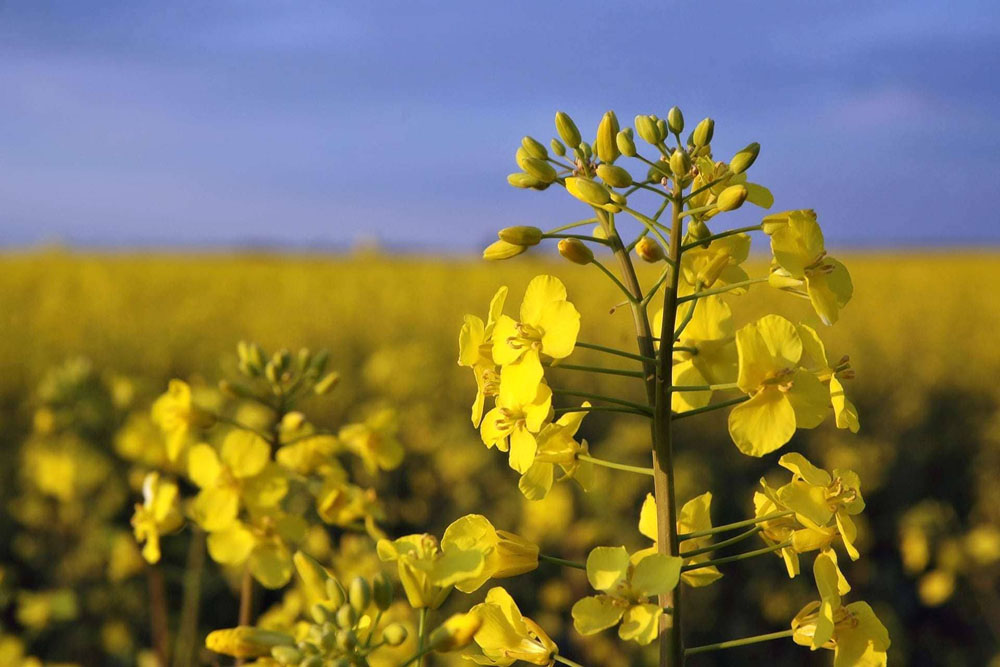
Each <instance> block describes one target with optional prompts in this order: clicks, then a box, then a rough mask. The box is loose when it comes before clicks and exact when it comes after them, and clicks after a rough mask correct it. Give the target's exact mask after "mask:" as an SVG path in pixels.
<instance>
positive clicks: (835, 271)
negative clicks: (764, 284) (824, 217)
mask: <svg viewBox="0 0 1000 667" xmlns="http://www.w3.org/2000/svg"><path fill="white" fill-rule="evenodd" d="M762 224H763V228H764V233H766V234H768V235H769V236H770V237H771V251H772V252H773V253H774V264H775V266H773V267H772V269H771V276H770V281H769V282H770V283H771V285H772V286H774V287H778V288H780V289H786V290H789V291H792V292H795V293H798V294H802V295H803V296H806V297H808V298H809V300H810V301H811V302H812V306H813V309H814V310H815V311H816V314H817V315H819V317H820V319H821V320H823V323H824V324H828V325H829V324H833V323H834V322H836V321H837V317H838V315H839V312H840V309H841V308H843V307H844V306H846V305H847V302H848V301H850V300H851V295H852V294H853V292H854V286H853V285H852V284H851V275H850V274H849V273H848V272H847V268H846V267H845V266H844V265H843V264H841V263H840V262H838V261H837V260H835V259H833V258H832V257H828V256H827V254H826V248H825V246H824V242H823V232H822V231H821V230H820V228H819V225H818V224H817V223H816V212H815V211H812V210H799V211H785V212H783V213H775V214H773V215H769V216H767V217H766V218H764V221H763V223H762ZM803 288H805V293H804V294H803V293H802V289H803Z"/></svg>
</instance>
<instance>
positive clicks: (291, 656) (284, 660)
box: [271, 646, 303, 665]
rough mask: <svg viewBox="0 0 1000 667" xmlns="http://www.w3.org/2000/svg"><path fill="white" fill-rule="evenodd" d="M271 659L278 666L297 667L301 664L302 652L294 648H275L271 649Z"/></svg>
mask: <svg viewBox="0 0 1000 667" xmlns="http://www.w3.org/2000/svg"><path fill="white" fill-rule="evenodd" d="M271 657H272V658H274V659H275V661H276V662H277V663H278V664H279V665H297V664H299V663H300V662H302V657H303V656H302V651H300V650H298V649H297V648H295V647H294V646H275V647H274V648H272V649H271Z"/></svg>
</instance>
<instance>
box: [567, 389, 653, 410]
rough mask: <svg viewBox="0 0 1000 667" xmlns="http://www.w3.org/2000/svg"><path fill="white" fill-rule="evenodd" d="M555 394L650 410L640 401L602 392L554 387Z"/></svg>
mask: <svg viewBox="0 0 1000 667" xmlns="http://www.w3.org/2000/svg"><path fill="white" fill-rule="evenodd" d="M552 393H553V394H557V395H560V396H575V397H577V398H590V399H593V400H595V401H604V402H606V403H615V404H617V405H624V406H626V407H630V408H635V409H636V410H642V411H648V410H649V408H648V407H646V406H645V405H640V404H639V403H633V402H631V401H625V400H622V399H620V398H612V397H610V396H603V395H601V394H592V393H590V392H587V391H571V390H569V389H555V388H553V389H552Z"/></svg>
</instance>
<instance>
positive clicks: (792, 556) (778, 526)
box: [753, 479, 800, 579]
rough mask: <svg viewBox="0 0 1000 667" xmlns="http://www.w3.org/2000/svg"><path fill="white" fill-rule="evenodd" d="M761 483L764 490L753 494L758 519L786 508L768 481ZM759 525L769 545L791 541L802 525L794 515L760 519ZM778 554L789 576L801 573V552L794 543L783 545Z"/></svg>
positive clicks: (755, 515)
mask: <svg viewBox="0 0 1000 667" xmlns="http://www.w3.org/2000/svg"><path fill="white" fill-rule="evenodd" d="M760 483H761V486H762V487H764V492H763V493H761V492H760V491H757V492H755V493H754V494H753V507H754V517H755V518H757V519H760V518H761V517H765V516H770V515H771V514H777V513H779V512H781V511H782V510H783V509H784V508H783V507H781V506H779V505H778V503H777V501H776V500H775V499H774V491H773V490H772V489H771V488H770V487H769V486H768V485H767V482H765V481H764V480H763V479H761V480H760ZM757 525H758V526H760V528H761V533H760V536H761V538H762V539H763V540H764V542H765V543H767V545H768V546H777V545H779V544H784V543H785V542H788V541H790V540H791V539H792V535H793V534H794V532H795V531H796V530H797V529H798V528H799V527H800V526H799V523H798V522H797V521H796V520H795V517H794V515H786V516H782V517H778V518H776V519H768V520H767V521H759V522H758V523H757ZM778 555H779V556H780V557H781V558H782V560H784V562H785V568H786V569H787V570H788V576H789V577H790V578H793V579H794V578H795V577H797V576H798V575H799V554H798V552H797V551H796V550H795V548H794V547H793V546H792V545H789V546H787V547H783V548H782V549H780V550H779V552H778Z"/></svg>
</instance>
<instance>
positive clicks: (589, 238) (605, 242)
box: [542, 234, 609, 245]
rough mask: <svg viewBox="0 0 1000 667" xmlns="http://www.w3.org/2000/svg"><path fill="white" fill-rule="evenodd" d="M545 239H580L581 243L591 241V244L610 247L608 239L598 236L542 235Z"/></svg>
mask: <svg viewBox="0 0 1000 667" xmlns="http://www.w3.org/2000/svg"><path fill="white" fill-rule="evenodd" d="M542 238H543V239H579V240H580V241H589V242H590V243H600V244H601V245H609V244H608V240H607V239H602V238H598V237H596V236H588V235H587V234H542Z"/></svg>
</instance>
